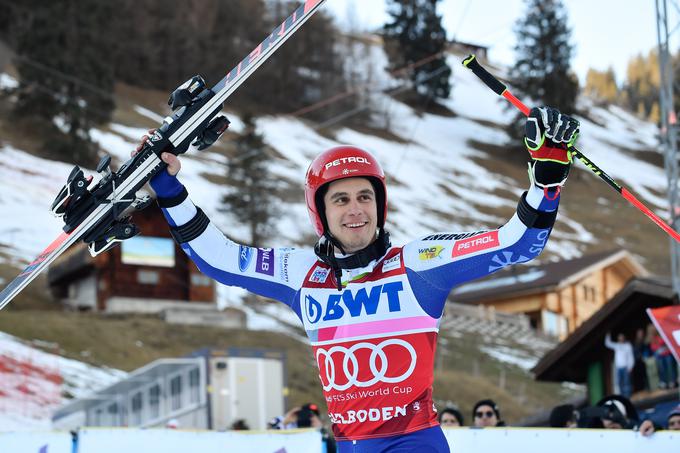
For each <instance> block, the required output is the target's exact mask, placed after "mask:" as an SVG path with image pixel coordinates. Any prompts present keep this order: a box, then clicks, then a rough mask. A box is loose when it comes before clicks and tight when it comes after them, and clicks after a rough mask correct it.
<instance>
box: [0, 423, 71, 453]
mask: <svg viewBox="0 0 680 453" xmlns="http://www.w3.org/2000/svg"><path fill="white" fill-rule="evenodd" d="M0 428H1V427H0ZM72 451H73V439H72V437H71V433H68V432H40V431H17V432H0V452H2V453H5V452H6V453H10V452H11V453H71V452H72Z"/></svg>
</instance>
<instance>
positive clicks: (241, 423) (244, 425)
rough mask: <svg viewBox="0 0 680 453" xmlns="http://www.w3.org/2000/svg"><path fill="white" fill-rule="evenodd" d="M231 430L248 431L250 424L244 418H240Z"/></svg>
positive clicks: (232, 425)
mask: <svg viewBox="0 0 680 453" xmlns="http://www.w3.org/2000/svg"><path fill="white" fill-rule="evenodd" d="M231 429H232V430H233V431H248V430H249V429H250V427H249V426H248V422H246V421H245V420H244V419H242V418H239V419H238V420H236V421H235V422H234V423H232V424H231Z"/></svg>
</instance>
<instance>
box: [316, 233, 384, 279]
mask: <svg viewBox="0 0 680 453" xmlns="http://www.w3.org/2000/svg"><path fill="white" fill-rule="evenodd" d="M391 246H392V243H391V241H390V234H389V233H388V232H387V231H385V229H384V228H380V229H379V231H378V237H377V239H376V240H375V241H373V242H372V243H371V244H369V245H368V246H366V247H365V248H363V249H361V250H359V251H358V252H356V253H353V254H352V255H350V256H346V257H342V258H338V257H336V256H335V248H336V247H337V248H338V249H339V250H340V251H341V252H342V254H343V255H344V254H345V252H344V250H343V248H342V245H341V244H340V242H339V241H338V240H337V239H336V238H334V237H333V236H332V235H331V234H330V233H328V232H327V233H325V234H324V235H323V236H322V237H321V238H319V241H318V242H317V243H316V245H315V246H314V253H316V256H317V257H318V258H319V259H320V260H321V261H322V262H323V263H325V264H327V265H329V266H330V267H331V269H333V272H334V274H335V279H336V282H337V284H338V291H342V281H341V280H342V269H359V268H362V267H366V266H368V264H369V263H370V262H371V261H373V260H376V259H378V258H380V257H382V256H383V255H385V253H386V252H387V249H389V248H390V247H391Z"/></svg>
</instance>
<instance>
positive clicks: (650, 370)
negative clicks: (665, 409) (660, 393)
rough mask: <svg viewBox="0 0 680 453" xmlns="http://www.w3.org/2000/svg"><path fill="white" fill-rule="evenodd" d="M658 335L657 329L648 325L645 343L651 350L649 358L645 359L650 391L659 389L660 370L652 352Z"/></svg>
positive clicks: (648, 351)
mask: <svg viewBox="0 0 680 453" xmlns="http://www.w3.org/2000/svg"><path fill="white" fill-rule="evenodd" d="M655 334H656V329H655V328H654V324H651V323H650V324H647V331H646V332H645V343H647V345H648V346H650V347H649V349H648V350H647V354H648V355H647V357H645V359H644V361H645V368H646V369H647V382H648V383H649V389H650V390H657V389H658V388H659V368H658V366H657V364H656V358H655V357H654V353H653V352H652V348H651V344H652V338H654V335H655Z"/></svg>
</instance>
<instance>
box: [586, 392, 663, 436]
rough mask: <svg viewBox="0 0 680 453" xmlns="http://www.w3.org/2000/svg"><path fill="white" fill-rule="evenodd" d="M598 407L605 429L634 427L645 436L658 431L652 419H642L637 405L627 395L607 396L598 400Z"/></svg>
mask: <svg viewBox="0 0 680 453" xmlns="http://www.w3.org/2000/svg"><path fill="white" fill-rule="evenodd" d="M596 407H597V408H598V409H599V418H600V420H601V422H602V427H603V428H604V429H633V430H635V431H639V432H640V434H642V435H643V436H645V437H649V436H651V435H653V434H654V432H655V431H656V428H655V427H654V423H652V421H651V420H642V421H640V417H639V415H638V413H637V410H636V409H635V406H634V405H633V403H632V402H631V401H630V399H628V398H627V397H625V396H622V395H609V396H605V397H604V398H602V399H601V400H600V401H598V403H597V404H596ZM591 427H594V426H591Z"/></svg>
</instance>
